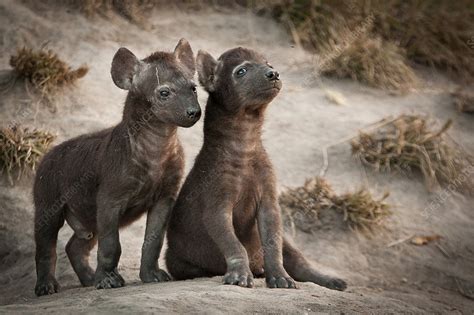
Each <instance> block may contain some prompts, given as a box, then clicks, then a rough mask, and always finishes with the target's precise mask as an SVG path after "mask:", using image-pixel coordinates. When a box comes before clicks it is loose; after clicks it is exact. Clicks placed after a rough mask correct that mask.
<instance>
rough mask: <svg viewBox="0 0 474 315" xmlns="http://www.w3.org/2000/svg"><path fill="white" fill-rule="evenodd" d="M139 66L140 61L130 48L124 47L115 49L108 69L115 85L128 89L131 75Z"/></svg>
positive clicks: (131, 78)
mask: <svg viewBox="0 0 474 315" xmlns="http://www.w3.org/2000/svg"><path fill="white" fill-rule="evenodd" d="M139 66H140V61H139V60H138V59H137V57H135V55H134V54H133V53H132V52H131V51H130V50H128V49H127V48H125V47H122V48H120V49H119V50H117V52H116V53H115V56H114V59H113V60H112V68H111V69H110V73H111V74H112V80H113V81H114V83H115V85H116V86H118V87H119V88H121V89H124V90H130V88H131V87H132V82H133V76H134V75H135V74H136V73H137V72H138V69H139Z"/></svg>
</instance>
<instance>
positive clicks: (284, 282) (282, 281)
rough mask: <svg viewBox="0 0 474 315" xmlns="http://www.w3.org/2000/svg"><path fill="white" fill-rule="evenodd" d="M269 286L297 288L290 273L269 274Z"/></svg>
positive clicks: (267, 279)
mask: <svg viewBox="0 0 474 315" xmlns="http://www.w3.org/2000/svg"><path fill="white" fill-rule="evenodd" d="M266 282H267V287H269V288H271V289H274V288H281V289H297V288H298V287H297V285H296V282H295V280H293V278H291V277H290V276H289V275H285V274H283V275H268V276H267V277H266Z"/></svg>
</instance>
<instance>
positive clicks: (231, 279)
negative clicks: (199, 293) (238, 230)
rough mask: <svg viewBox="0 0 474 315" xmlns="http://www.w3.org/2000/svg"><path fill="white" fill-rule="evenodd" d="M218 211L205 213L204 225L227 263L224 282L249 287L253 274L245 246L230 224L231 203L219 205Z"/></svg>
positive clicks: (251, 283) (252, 282)
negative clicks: (219, 210)
mask: <svg viewBox="0 0 474 315" xmlns="http://www.w3.org/2000/svg"><path fill="white" fill-rule="evenodd" d="M219 208H221V209H223V210H224V211H222V212H220V213H214V212H212V211H210V213H206V218H205V219H204V220H203V222H205V224H206V225H205V227H206V230H207V232H208V233H209V235H210V236H211V238H212V240H213V241H214V242H215V243H216V245H217V247H218V248H219V251H220V252H221V253H222V254H223V256H224V258H225V262H226V264H227V271H226V273H225V275H224V278H223V282H224V284H234V285H238V286H241V287H248V288H251V287H253V285H254V281H253V274H252V271H251V270H250V266H249V258H248V255H247V251H246V250H245V247H244V246H243V245H242V243H240V241H239V239H238V238H237V236H236V235H235V231H234V226H233V225H232V209H233V207H232V205H231V204H230V203H229V204H227V205H225V206H224V205H223V206H222V207H219Z"/></svg>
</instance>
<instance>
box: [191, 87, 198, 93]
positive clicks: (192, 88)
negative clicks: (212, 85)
mask: <svg viewBox="0 0 474 315" xmlns="http://www.w3.org/2000/svg"><path fill="white" fill-rule="evenodd" d="M191 90H192V91H193V93H197V91H198V90H197V88H196V86H195V85H193V86H192V87H191Z"/></svg>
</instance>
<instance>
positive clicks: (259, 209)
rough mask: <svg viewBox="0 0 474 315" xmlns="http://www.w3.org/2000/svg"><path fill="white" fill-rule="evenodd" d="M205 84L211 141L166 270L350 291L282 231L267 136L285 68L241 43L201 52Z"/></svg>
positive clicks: (183, 203)
mask: <svg viewBox="0 0 474 315" xmlns="http://www.w3.org/2000/svg"><path fill="white" fill-rule="evenodd" d="M197 68H198V74H199V81H200V82H201V84H202V85H203V86H204V88H205V89H206V90H207V91H208V92H209V99H208V101H207V105H206V116H205V120H204V144H203V146H202V149H201V151H200V153H199V155H198V156H197V158H196V162H195V164H194V166H193V168H192V170H191V172H190V174H189V175H188V177H187V178H186V181H185V183H184V186H183V188H182V189H181V191H180V194H179V196H178V199H177V201H176V205H175V207H174V209H173V212H172V215H171V220H170V225H169V228H168V245H169V248H168V250H167V252H166V261H167V267H168V270H169V271H170V273H171V275H172V276H173V277H175V278H176V279H190V278H195V277H206V276H215V275H224V283H227V284H235V285H239V286H243V287H252V286H253V277H254V276H265V278H266V282H267V286H268V287H270V288H296V283H295V280H296V281H309V282H314V283H317V284H319V285H322V286H325V287H328V288H330V289H336V290H344V289H345V288H346V283H345V282H344V281H343V280H341V279H338V278H333V277H330V276H327V275H324V274H321V273H319V272H318V271H317V270H316V269H314V267H312V266H311V264H310V262H309V261H308V260H307V259H306V258H305V257H304V256H303V255H302V254H301V252H300V251H298V250H297V249H296V248H294V247H293V246H292V245H291V244H290V243H289V242H288V241H287V240H286V239H285V238H284V236H283V232H282V224H281V218H280V207H279V205H278V195H277V189H276V178H275V173H274V170H273V166H272V163H271V161H270V159H269V157H268V154H267V153H266V152H265V149H264V147H263V144H262V140H261V134H262V125H263V120H264V116H265V110H266V109H267V107H268V105H269V103H270V102H271V101H272V100H273V99H274V98H275V97H276V96H277V95H278V93H279V91H280V89H281V87H282V83H281V81H280V76H279V73H278V72H277V71H276V70H275V69H274V68H273V67H272V66H271V65H270V64H269V63H268V62H267V60H266V59H265V58H264V57H263V56H261V55H260V54H259V53H257V52H255V51H253V50H249V49H245V48H235V49H231V50H229V51H227V52H225V53H224V54H223V55H222V56H220V57H219V59H218V60H215V59H214V58H213V57H211V56H210V55H209V54H208V53H206V52H202V51H200V52H199V54H198V57H197Z"/></svg>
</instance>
